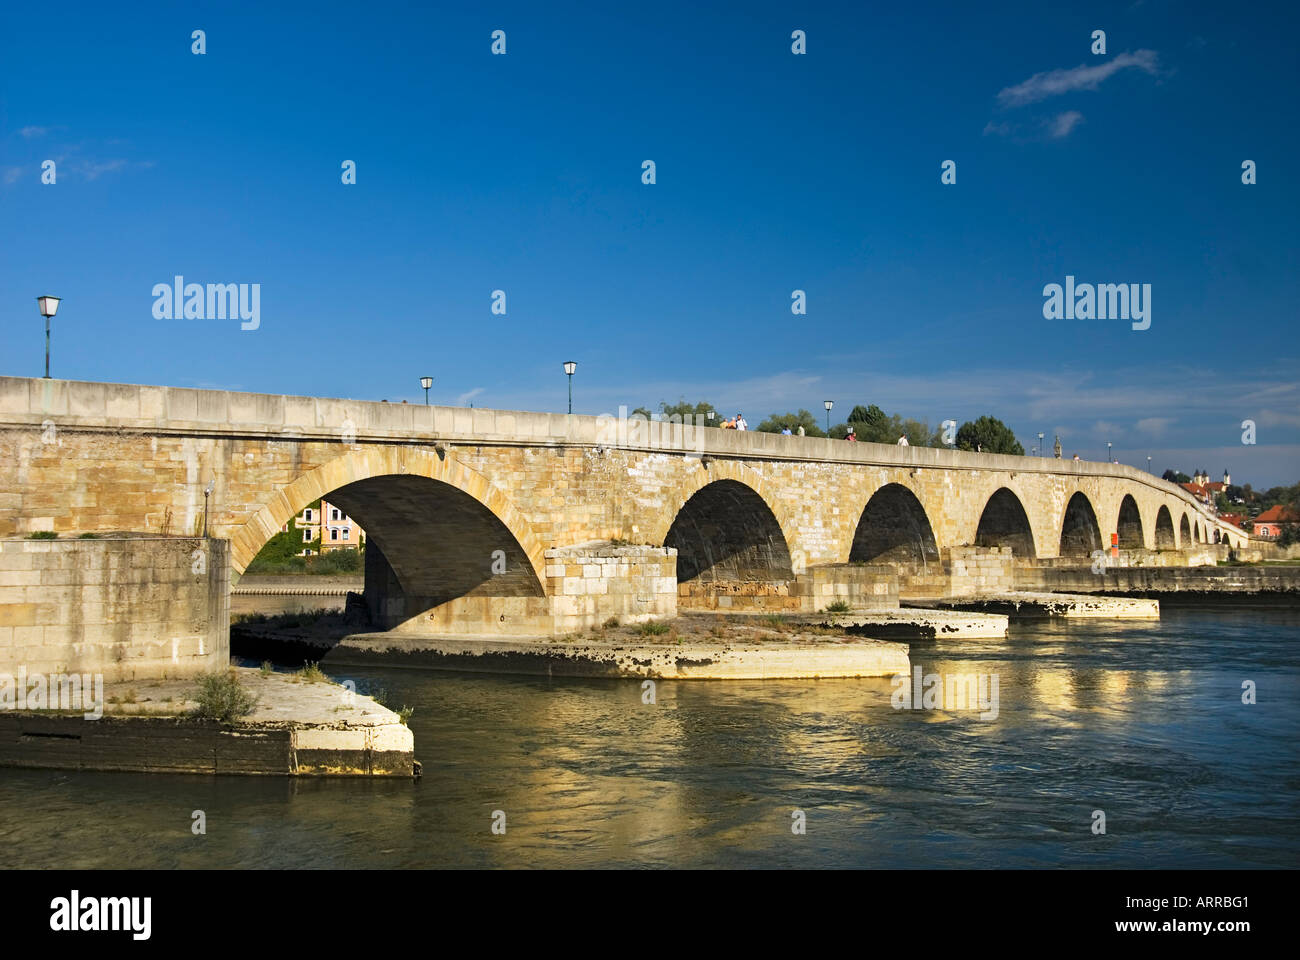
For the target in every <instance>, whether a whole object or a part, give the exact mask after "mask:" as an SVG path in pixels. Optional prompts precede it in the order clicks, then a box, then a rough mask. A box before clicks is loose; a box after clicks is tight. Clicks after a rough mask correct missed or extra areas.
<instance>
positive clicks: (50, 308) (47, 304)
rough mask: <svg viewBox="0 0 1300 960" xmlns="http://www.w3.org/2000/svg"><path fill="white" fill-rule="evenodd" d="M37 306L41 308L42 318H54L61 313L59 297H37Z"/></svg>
mask: <svg viewBox="0 0 1300 960" xmlns="http://www.w3.org/2000/svg"><path fill="white" fill-rule="evenodd" d="M36 304H37V306H39V307H40V308H41V316H42V317H52V316H54V315H55V314H56V313H58V312H59V298H58V297H37V298H36Z"/></svg>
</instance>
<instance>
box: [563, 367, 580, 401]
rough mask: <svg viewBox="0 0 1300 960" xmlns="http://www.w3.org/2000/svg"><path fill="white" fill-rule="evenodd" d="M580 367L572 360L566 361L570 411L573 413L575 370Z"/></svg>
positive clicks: (565, 369)
mask: <svg viewBox="0 0 1300 960" xmlns="http://www.w3.org/2000/svg"><path fill="white" fill-rule="evenodd" d="M577 369H578V365H577V364H576V363H574V362H573V361H572V360H565V361H564V372H565V374H566V375H567V376H568V378H569V413H573V372H574V371H575V370H577Z"/></svg>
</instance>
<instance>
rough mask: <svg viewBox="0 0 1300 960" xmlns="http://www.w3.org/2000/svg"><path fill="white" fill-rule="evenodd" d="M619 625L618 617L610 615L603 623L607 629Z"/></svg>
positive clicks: (602, 625)
mask: <svg viewBox="0 0 1300 960" xmlns="http://www.w3.org/2000/svg"><path fill="white" fill-rule="evenodd" d="M617 626H618V617H610V618H609V619H608V620H606V621H605V622H604V623H603V624H601V627H602V628H603V629H605V630H613V629H614V628H615V627H617Z"/></svg>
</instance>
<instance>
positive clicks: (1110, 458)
mask: <svg viewBox="0 0 1300 960" xmlns="http://www.w3.org/2000/svg"><path fill="white" fill-rule="evenodd" d="M1113 460H1114V458H1113V457H1112V456H1111V455H1110V441H1109V440H1107V441H1106V462H1107V463H1111V462H1112V461H1113Z"/></svg>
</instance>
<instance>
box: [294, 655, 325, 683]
mask: <svg viewBox="0 0 1300 960" xmlns="http://www.w3.org/2000/svg"><path fill="white" fill-rule="evenodd" d="M298 677H299V679H301V680H303V681H305V682H307V683H324V682H325V681H327V680H328V679H329V677H327V676H325V674H324V672H322V670H321V668H320V664H318V663H316V662H315V661H312V660H309V661H308V662H307V663H304V664H303V665H302V669H301V670H299V671H298Z"/></svg>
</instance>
